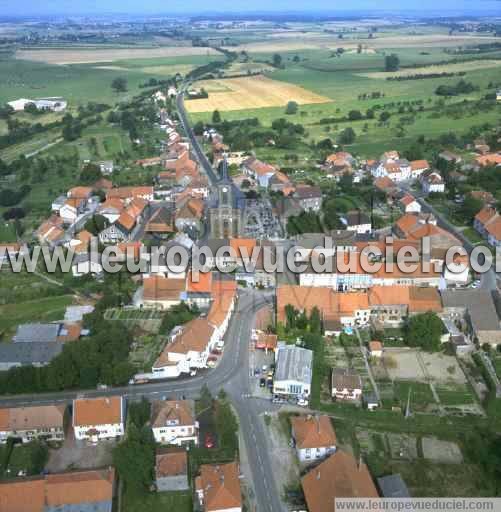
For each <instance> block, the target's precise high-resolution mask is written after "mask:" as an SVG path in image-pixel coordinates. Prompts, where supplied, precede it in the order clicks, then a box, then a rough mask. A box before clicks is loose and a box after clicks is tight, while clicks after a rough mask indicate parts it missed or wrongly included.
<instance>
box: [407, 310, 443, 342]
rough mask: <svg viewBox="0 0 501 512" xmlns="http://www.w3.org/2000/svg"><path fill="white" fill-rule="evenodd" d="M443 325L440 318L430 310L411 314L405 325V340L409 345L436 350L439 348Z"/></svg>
mask: <svg viewBox="0 0 501 512" xmlns="http://www.w3.org/2000/svg"><path fill="white" fill-rule="evenodd" d="M443 327H444V325H443V323H442V320H440V318H439V317H438V316H437V315H436V313H432V312H431V311H429V312H427V313H422V314H419V315H415V316H412V317H410V318H409V320H408V321H407V324H406V326H405V334H406V342H407V344H408V345H409V346H411V347H421V348H422V349H423V350H426V351H428V352H436V351H438V350H440V345H441V343H440V337H441V336H442V333H443Z"/></svg>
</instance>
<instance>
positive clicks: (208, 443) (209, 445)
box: [204, 432, 216, 450]
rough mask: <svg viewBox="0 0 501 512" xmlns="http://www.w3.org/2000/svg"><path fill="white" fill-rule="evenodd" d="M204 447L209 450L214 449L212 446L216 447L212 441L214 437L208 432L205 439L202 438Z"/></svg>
mask: <svg viewBox="0 0 501 512" xmlns="http://www.w3.org/2000/svg"><path fill="white" fill-rule="evenodd" d="M204 446H205V447H206V448H208V449H209V450H210V449H211V448H214V446H216V441H215V439H214V436H213V435H212V434H211V433H210V432H207V434H205V437H204Z"/></svg>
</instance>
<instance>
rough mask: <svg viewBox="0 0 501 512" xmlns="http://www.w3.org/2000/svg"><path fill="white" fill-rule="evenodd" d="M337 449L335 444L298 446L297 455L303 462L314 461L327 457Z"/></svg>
mask: <svg viewBox="0 0 501 512" xmlns="http://www.w3.org/2000/svg"><path fill="white" fill-rule="evenodd" d="M335 451H336V447H335V446H321V447H319V448H301V449H299V448H297V449H296V452H297V456H298V458H299V460H300V461H301V462H312V461H315V460H320V459H325V458H326V457H327V456H328V455H332V454H333V453H334V452H335Z"/></svg>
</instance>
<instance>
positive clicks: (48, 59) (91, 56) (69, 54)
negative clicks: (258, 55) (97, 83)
mask: <svg viewBox="0 0 501 512" xmlns="http://www.w3.org/2000/svg"><path fill="white" fill-rule="evenodd" d="M207 54H210V55H217V54H219V52H217V51H216V50H214V49H212V48H202V47H195V46H183V47H180V46H172V47H164V48H141V49H138V48H128V49H125V48H124V49H119V50H18V51H17V52H16V59H20V60H31V61H37V62H45V63H47V64H58V65H64V64H92V63H95V62H113V61H116V60H125V59H142V58H154V57H180V56H189V55H207Z"/></svg>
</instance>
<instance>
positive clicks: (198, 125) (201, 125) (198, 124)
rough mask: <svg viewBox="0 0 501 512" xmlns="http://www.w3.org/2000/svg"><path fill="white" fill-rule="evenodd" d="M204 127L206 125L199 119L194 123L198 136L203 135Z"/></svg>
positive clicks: (194, 130)
mask: <svg viewBox="0 0 501 512" xmlns="http://www.w3.org/2000/svg"><path fill="white" fill-rule="evenodd" d="M204 129H205V126H204V123H203V122H202V121H198V122H196V123H195V124H194V125H193V133H194V134H195V135H197V136H200V135H203V133H204Z"/></svg>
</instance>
